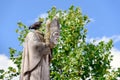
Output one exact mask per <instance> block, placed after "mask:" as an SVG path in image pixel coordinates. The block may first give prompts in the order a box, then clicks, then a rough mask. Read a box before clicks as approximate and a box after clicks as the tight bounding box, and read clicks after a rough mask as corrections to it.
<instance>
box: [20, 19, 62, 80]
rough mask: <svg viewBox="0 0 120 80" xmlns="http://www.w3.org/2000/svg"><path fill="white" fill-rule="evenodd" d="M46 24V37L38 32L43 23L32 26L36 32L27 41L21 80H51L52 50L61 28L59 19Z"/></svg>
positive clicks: (29, 35) (30, 33) (27, 37)
mask: <svg viewBox="0 0 120 80" xmlns="http://www.w3.org/2000/svg"><path fill="white" fill-rule="evenodd" d="M46 24H47V26H46V34H45V35H43V34H42V33H40V31H38V29H39V27H40V26H41V22H36V23H35V24H33V25H32V26H30V29H34V30H33V31H31V32H29V33H28V35H27V36H26V39H25V43H24V50H23V54H22V66H21V75H20V80H50V75H49V74H50V72H49V64H50V59H51V56H52V55H51V49H52V48H53V47H54V46H55V44H56V43H57V41H58V37H59V28H60V27H59V22H58V19H57V18H54V19H53V20H52V21H51V22H50V21H48V22H47V23H46Z"/></svg>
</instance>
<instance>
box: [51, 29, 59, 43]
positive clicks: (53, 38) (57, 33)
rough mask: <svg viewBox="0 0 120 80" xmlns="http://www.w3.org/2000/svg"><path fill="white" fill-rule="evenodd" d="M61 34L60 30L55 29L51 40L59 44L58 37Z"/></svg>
mask: <svg viewBox="0 0 120 80" xmlns="http://www.w3.org/2000/svg"><path fill="white" fill-rule="evenodd" d="M59 36H60V33H59V32H58V31H55V32H53V33H52V34H51V37H50V41H51V42H52V43H53V44H57V43H58V38H59Z"/></svg>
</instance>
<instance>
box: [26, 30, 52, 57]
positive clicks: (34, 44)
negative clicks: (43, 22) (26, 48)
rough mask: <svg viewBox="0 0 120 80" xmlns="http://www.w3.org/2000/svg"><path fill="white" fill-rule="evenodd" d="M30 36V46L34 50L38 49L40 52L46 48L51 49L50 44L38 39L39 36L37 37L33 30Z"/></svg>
mask: <svg viewBox="0 0 120 80" xmlns="http://www.w3.org/2000/svg"><path fill="white" fill-rule="evenodd" d="M28 36H29V38H28V39H29V41H28V43H29V44H30V47H31V48H32V49H33V50H36V51H39V52H42V51H44V50H46V51H50V47H49V44H46V43H45V42H42V41H40V40H38V38H37V37H36V35H35V34H34V33H33V32H30V33H29V35H28ZM44 54H45V55H46V54H49V53H44Z"/></svg>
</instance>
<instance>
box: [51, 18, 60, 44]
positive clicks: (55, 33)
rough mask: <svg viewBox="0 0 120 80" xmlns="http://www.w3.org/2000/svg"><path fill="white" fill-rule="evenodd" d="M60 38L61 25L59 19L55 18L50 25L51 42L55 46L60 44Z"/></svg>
mask: <svg viewBox="0 0 120 80" xmlns="http://www.w3.org/2000/svg"><path fill="white" fill-rule="evenodd" d="M59 36H60V25H59V21H58V18H54V19H53V20H52V22H51V24H50V42H52V43H53V44H57V43H58V38H59Z"/></svg>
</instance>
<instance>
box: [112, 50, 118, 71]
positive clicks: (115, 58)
mask: <svg viewBox="0 0 120 80" xmlns="http://www.w3.org/2000/svg"><path fill="white" fill-rule="evenodd" d="M111 53H112V55H113V61H112V62H111V66H112V68H115V69H117V68H118V67H120V50H118V49H116V48H112V50H111Z"/></svg>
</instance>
